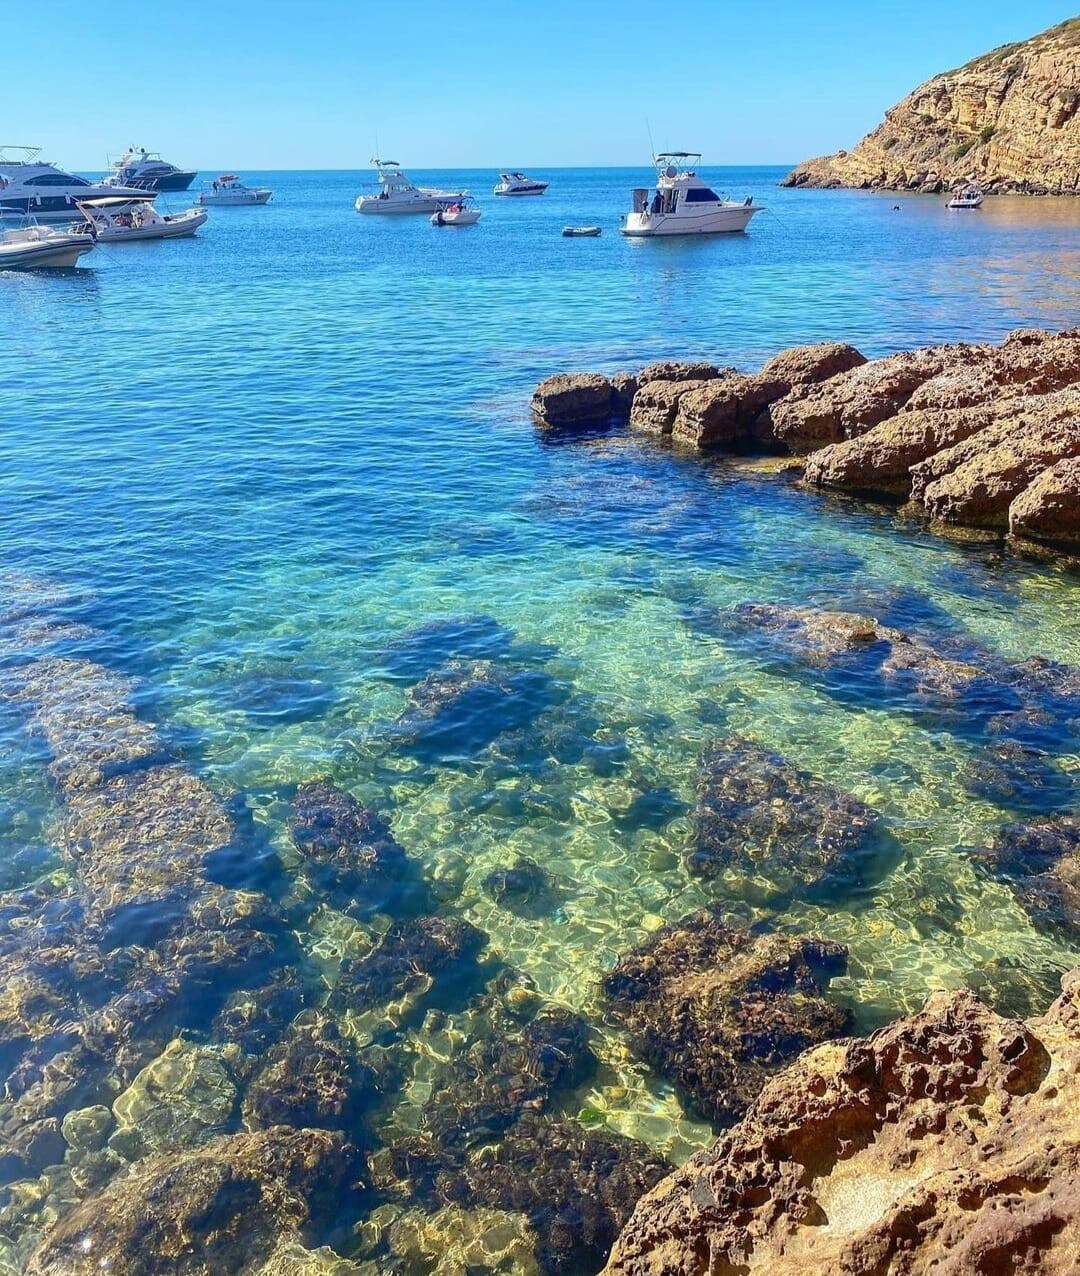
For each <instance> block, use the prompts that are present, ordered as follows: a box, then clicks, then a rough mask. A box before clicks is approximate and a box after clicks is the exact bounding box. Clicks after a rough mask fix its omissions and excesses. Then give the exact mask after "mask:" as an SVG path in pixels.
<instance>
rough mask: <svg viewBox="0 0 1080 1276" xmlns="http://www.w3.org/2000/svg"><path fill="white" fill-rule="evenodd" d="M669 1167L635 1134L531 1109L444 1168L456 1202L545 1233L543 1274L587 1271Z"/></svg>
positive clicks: (444, 1193)
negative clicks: (587, 1126)
mask: <svg viewBox="0 0 1080 1276" xmlns="http://www.w3.org/2000/svg"><path fill="white" fill-rule="evenodd" d="M669 1169H670V1167H669V1166H668V1165H667V1163H666V1162H665V1161H664V1160H662V1159H661V1158H660V1157H658V1156H657V1155H656V1154H655V1153H653V1152H651V1151H650V1150H649V1149H648V1148H647V1147H646V1146H645V1145H644V1144H643V1143H639V1142H637V1141H636V1140H634V1139H627V1138H623V1137H621V1136H618V1135H613V1134H608V1133H605V1132H603V1131H596V1130H584V1129H582V1127H581V1126H579V1125H578V1124H577V1123H576V1122H574V1121H557V1120H552V1119H550V1118H548V1117H538V1116H529V1115H526V1116H523V1117H522V1118H521V1119H520V1120H519V1121H518V1122H517V1123H516V1124H515V1125H513V1126H511V1127H510V1128H509V1129H508V1130H506V1131H505V1132H504V1134H503V1136H502V1138H501V1139H500V1140H499V1142H498V1143H497V1144H494V1145H491V1146H488V1147H484V1148H480V1149H477V1150H476V1151H474V1152H473V1153H472V1154H471V1155H470V1156H469V1157H468V1159H467V1160H466V1162H465V1164H464V1165H463V1166H462V1167H461V1168H460V1169H459V1170H455V1171H449V1172H443V1173H442V1174H440V1176H439V1179H438V1188H437V1190H438V1193H439V1195H440V1197H442V1198H443V1199H445V1200H446V1201H448V1202H451V1203H454V1204H458V1205H466V1206H469V1207H471V1208H476V1207H477V1206H482V1207H486V1208H488V1209H497V1210H504V1211H511V1212H513V1213H516V1214H523V1215H524V1216H525V1218H526V1219H527V1220H528V1222H529V1226H530V1227H531V1228H532V1230H533V1231H534V1232H535V1233H536V1235H537V1237H538V1238H539V1239H538V1246H537V1258H538V1260H539V1263H540V1270H541V1271H542V1272H544V1273H548V1274H549V1276H586V1274H587V1273H593V1272H597V1271H599V1270H600V1268H601V1267H602V1266H603V1264H604V1262H605V1261H606V1259H607V1256H608V1252H609V1251H610V1249H611V1246H612V1245H613V1244H614V1242H615V1238H616V1237H617V1236H618V1234H619V1232H620V1231H621V1229H622V1227H623V1225H624V1224H625V1223H626V1222H627V1220H628V1219H629V1217H630V1215H631V1213H632V1212H633V1209H634V1206H635V1205H636V1204H637V1202H638V1200H639V1199H640V1198H641V1197H642V1196H643V1195H644V1194H645V1193H646V1192H647V1191H648V1190H649V1189H650V1188H651V1187H654V1186H655V1185H656V1184H657V1183H658V1182H659V1181H660V1180H661V1179H662V1178H663V1177H664V1175H665V1174H666V1173H667V1172H668V1170H669Z"/></svg>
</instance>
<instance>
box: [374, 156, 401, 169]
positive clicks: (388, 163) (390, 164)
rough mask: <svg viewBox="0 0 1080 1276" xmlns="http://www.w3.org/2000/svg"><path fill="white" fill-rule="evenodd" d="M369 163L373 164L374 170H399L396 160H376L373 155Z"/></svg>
mask: <svg viewBox="0 0 1080 1276" xmlns="http://www.w3.org/2000/svg"><path fill="white" fill-rule="evenodd" d="M370 162H371V163H372V164H374V165H375V167H376V168H400V167H401V165H400V164H399V163H398V162H397V160H381V159H376V158H375V156H374V155H373V156H372V157H371V160H370Z"/></svg>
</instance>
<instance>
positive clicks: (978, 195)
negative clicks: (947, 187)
mask: <svg viewBox="0 0 1080 1276" xmlns="http://www.w3.org/2000/svg"><path fill="white" fill-rule="evenodd" d="M982 202H983V193H982V191H981V190H980V189H979V187H978V186H965V187H964V188H963V189H962V190H958V191H954V193H953V197H952V199H950V200H949V202H948V203H947V204H946V205H945V207H946V208H981V207H982Z"/></svg>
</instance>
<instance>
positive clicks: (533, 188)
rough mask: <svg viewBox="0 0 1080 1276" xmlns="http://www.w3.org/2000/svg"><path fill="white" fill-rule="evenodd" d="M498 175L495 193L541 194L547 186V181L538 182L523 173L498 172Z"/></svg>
mask: <svg viewBox="0 0 1080 1276" xmlns="http://www.w3.org/2000/svg"><path fill="white" fill-rule="evenodd" d="M499 177H500V179H501V180H500V181H499V183H498V185H497V186H496V187H495V192H494V193H495V194H496V195H543V193H544V191H546V190H547V188H548V183H547V182H538V181H536V180H535V178H532V177H526V176H525V174H524V173H500V174H499Z"/></svg>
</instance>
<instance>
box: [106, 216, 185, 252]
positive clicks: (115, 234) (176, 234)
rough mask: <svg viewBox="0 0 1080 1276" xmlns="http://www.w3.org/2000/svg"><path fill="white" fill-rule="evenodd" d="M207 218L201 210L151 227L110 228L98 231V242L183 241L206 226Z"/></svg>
mask: <svg viewBox="0 0 1080 1276" xmlns="http://www.w3.org/2000/svg"><path fill="white" fill-rule="evenodd" d="M206 218H207V214H206V213H204V212H202V210H199V211H197V212H196V213H195V214H194V215H191V214H189V213H178V214H177V215H176V216H175V217H167V218H165V220H164V221H163V222H155V223H153V224H151V225H149V226H109V227H108V228H106V229H104V230H99V231H98V240H99V241H100V242H101V243H103V244H128V243H134V242H135V241H136V240H140V239H143V240H145V239H183V238H184V237H185V236H187V235H194V234H195V232H196V231H197V230H198V229H199V227H200V226H203V225H205V224H206Z"/></svg>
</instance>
